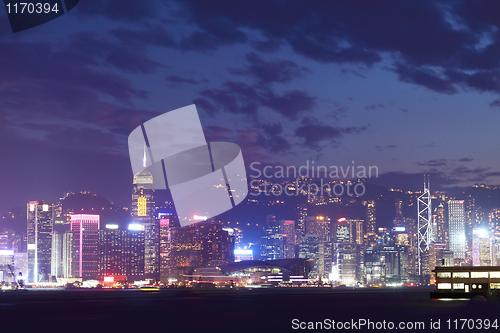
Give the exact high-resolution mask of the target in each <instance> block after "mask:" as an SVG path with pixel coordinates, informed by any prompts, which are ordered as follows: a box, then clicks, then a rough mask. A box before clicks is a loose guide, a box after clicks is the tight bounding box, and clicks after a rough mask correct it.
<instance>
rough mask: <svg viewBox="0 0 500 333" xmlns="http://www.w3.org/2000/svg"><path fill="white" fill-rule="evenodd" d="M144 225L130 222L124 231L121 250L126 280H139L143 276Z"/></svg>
mask: <svg viewBox="0 0 500 333" xmlns="http://www.w3.org/2000/svg"><path fill="white" fill-rule="evenodd" d="M144 229H145V227H144V225H143V224H140V223H131V224H129V225H128V227H127V230H125V231H124V237H123V250H122V252H123V253H124V257H125V258H124V259H125V260H124V266H125V267H124V269H125V275H127V279H128V280H139V279H142V278H143V277H144V274H145V271H144V268H145V265H144V262H145V246H144V243H145V238H146V236H145V232H144Z"/></svg>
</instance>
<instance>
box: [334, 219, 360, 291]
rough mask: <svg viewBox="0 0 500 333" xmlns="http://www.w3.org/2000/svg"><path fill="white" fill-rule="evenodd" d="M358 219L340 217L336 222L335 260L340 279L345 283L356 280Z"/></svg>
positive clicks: (351, 283) (349, 283)
mask: <svg viewBox="0 0 500 333" xmlns="http://www.w3.org/2000/svg"><path fill="white" fill-rule="evenodd" d="M355 221H356V220H348V219H346V218H345V217H343V218H340V219H338V220H337V222H336V223H335V234H334V242H335V248H336V252H335V253H334V255H333V257H334V261H335V263H336V266H337V267H336V268H335V270H336V271H337V274H338V281H340V283H342V284H345V285H353V284H354V283H355V282H356V267H357V253H358V251H357V246H356V222H355Z"/></svg>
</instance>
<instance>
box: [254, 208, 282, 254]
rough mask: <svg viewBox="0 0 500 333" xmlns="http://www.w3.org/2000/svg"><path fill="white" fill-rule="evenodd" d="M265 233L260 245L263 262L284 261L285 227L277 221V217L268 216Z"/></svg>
mask: <svg viewBox="0 0 500 333" xmlns="http://www.w3.org/2000/svg"><path fill="white" fill-rule="evenodd" d="M264 232H265V235H264V236H263V237H261V244H260V256H261V258H262V260H278V259H283V225H282V223H280V222H279V221H277V220H276V216H274V215H267V217H266V226H265V229H264Z"/></svg>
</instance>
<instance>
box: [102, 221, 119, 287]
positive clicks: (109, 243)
mask: <svg viewBox="0 0 500 333" xmlns="http://www.w3.org/2000/svg"><path fill="white" fill-rule="evenodd" d="M124 237H125V233H124V231H123V230H120V228H119V226H118V225H117V224H106V226H105V227H104V228H102V229H100V230H99V258H98V277H99V279H103V278H104V276H119V275H123V274H124V273H125V268H124V264H125V256H124V249H123V245H124V242H123V241H124Z"/></svg>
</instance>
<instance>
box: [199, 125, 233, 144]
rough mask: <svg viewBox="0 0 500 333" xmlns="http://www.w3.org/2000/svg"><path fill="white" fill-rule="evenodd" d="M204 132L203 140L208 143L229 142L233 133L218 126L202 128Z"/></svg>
mask: <svg viewBox="0 0 500 333" xmlns="http://www.w3.org/2000/svg"><path fill="white" fill-rule="evenodd" d="M204 132H205V138H206V139H207V141H209V142H210V141H213V142H217V141H220V142H224V141H231V138H232V136H233V135H234V131H233V130H232V129H230V128H227V127H224V126H220V125H212V126H207V127H205V128H204Z"/></svg>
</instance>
